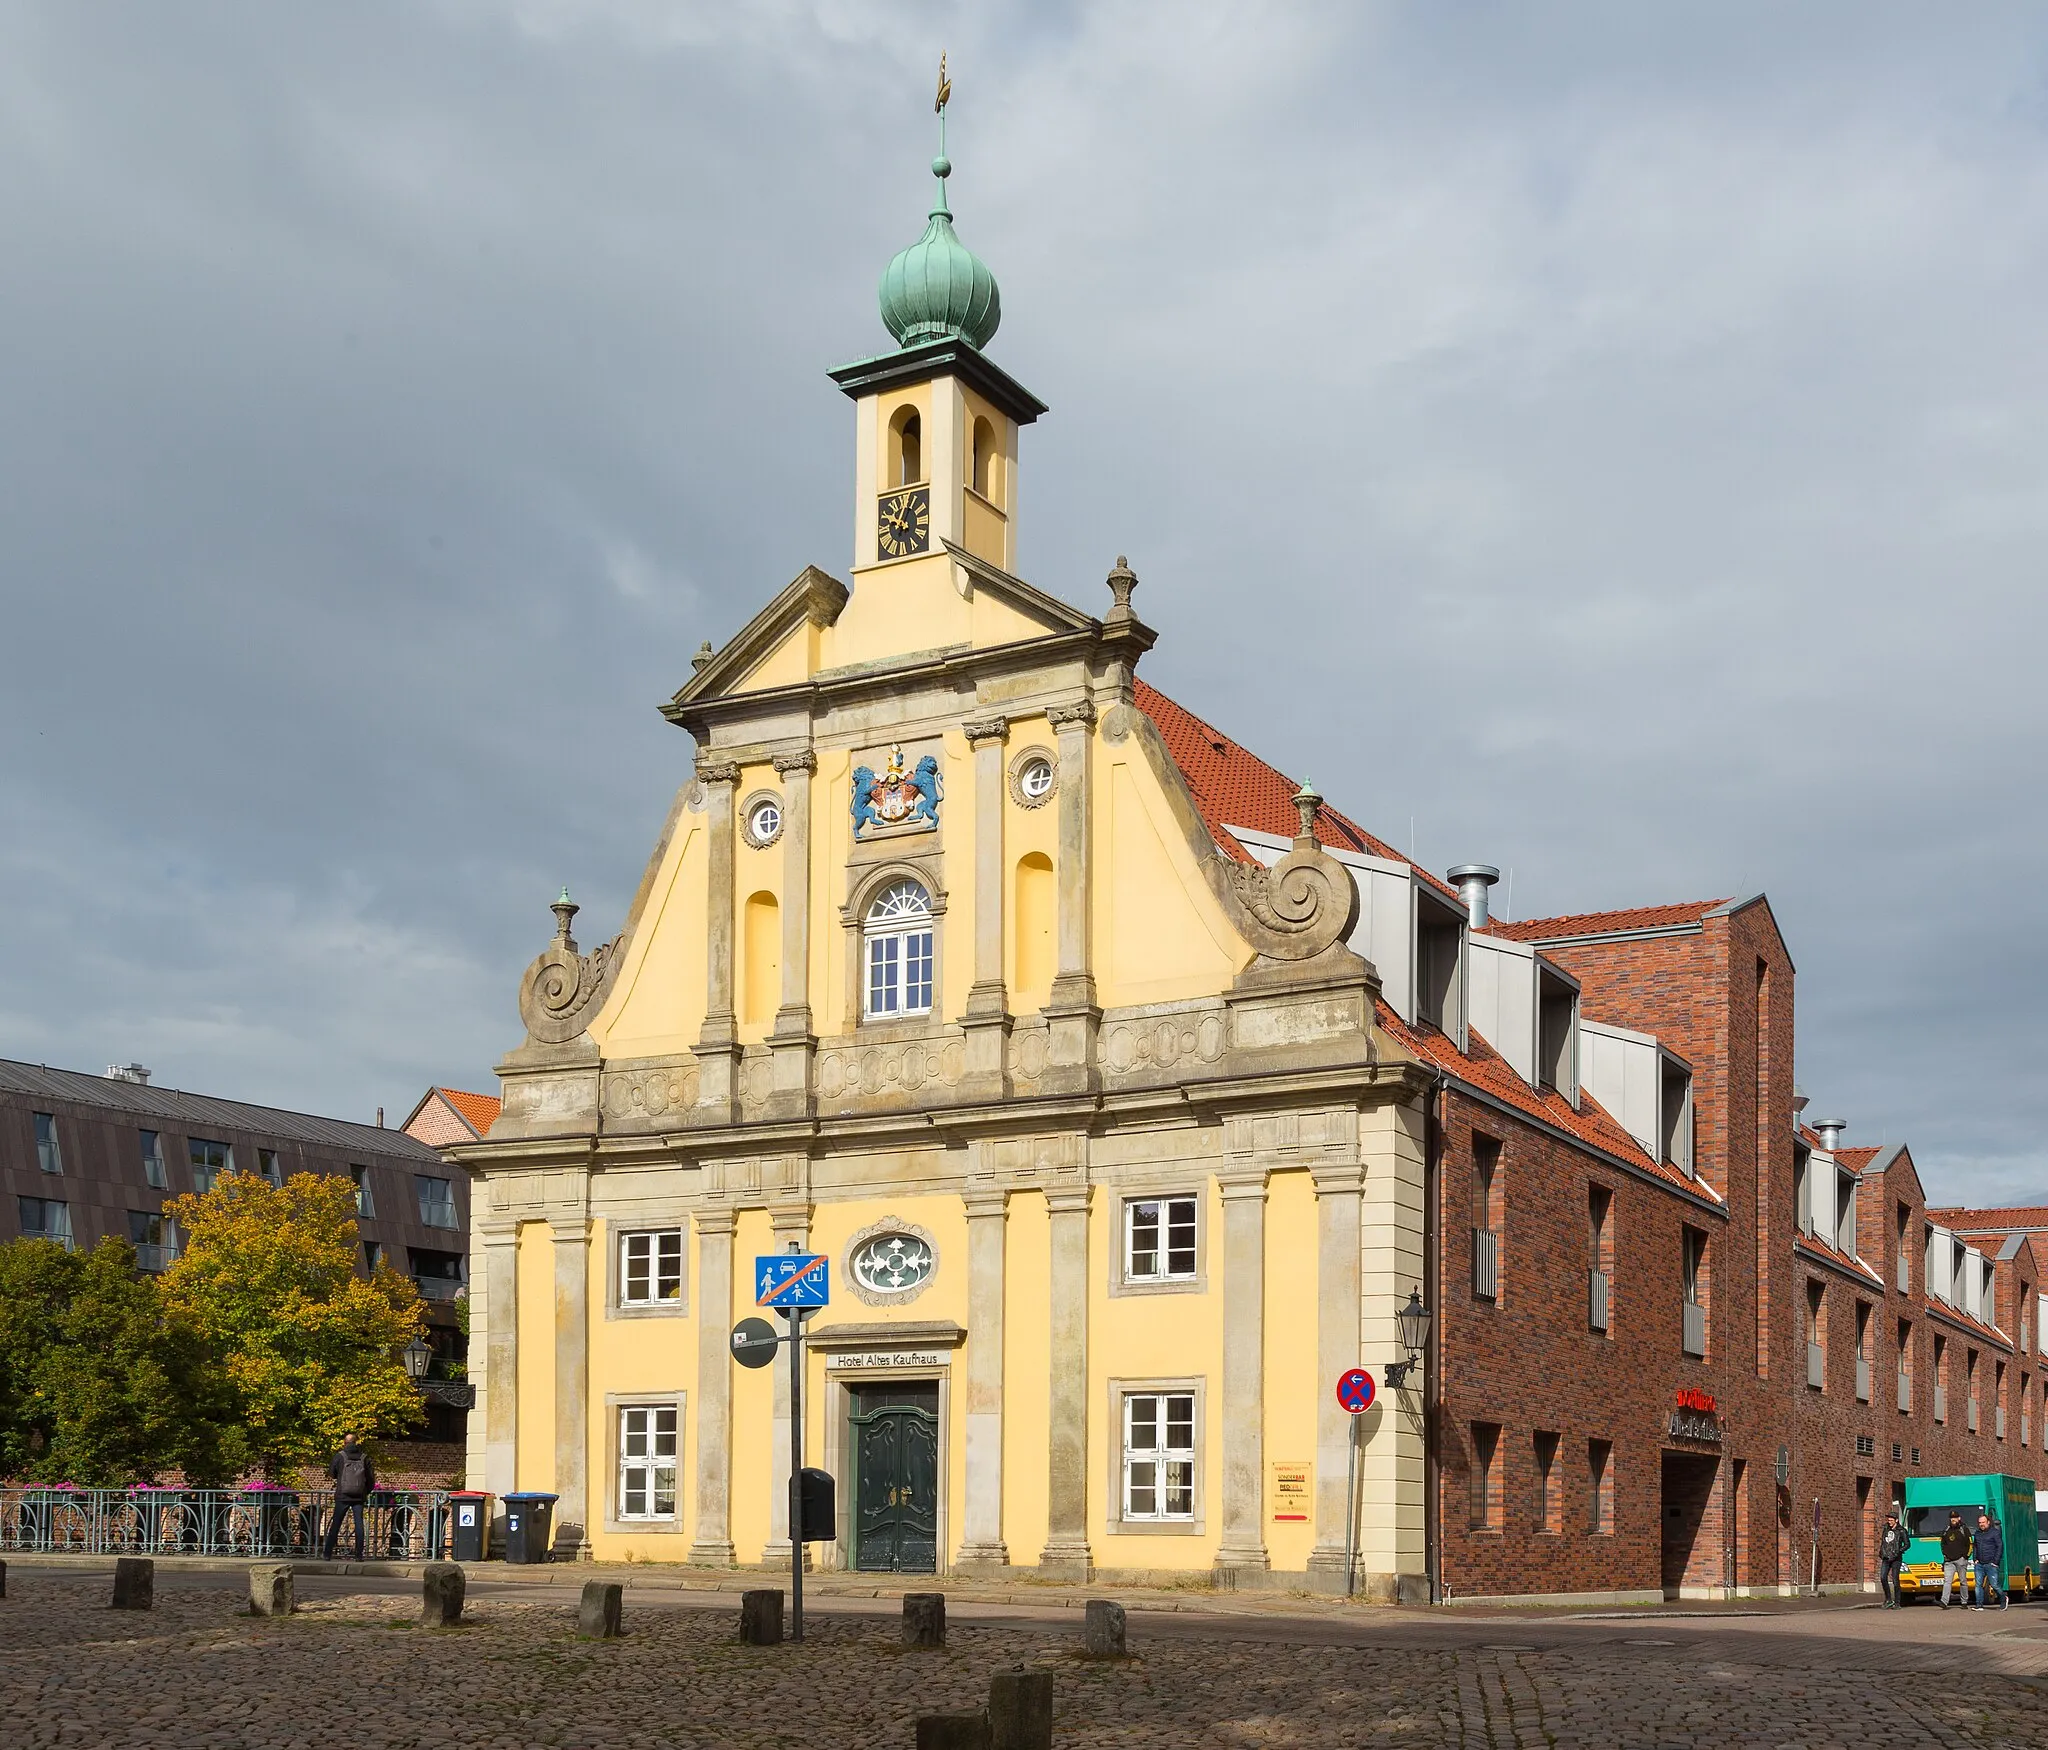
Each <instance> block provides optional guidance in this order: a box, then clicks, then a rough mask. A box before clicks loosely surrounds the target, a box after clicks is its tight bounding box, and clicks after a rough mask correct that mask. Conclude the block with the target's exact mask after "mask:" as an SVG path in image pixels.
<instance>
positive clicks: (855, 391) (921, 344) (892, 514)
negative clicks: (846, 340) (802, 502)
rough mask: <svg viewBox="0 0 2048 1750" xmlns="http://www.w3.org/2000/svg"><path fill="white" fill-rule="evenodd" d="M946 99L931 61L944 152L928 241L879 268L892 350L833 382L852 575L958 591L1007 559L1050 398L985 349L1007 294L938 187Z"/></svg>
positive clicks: (936, 163) (1009, 566)
mask: <svg viewBox="0 0 2048 1750" xmlns="http://www.w3.org/2000/svg"><path fill="white" fill-rule="evenodd" d="M952 95H953V86H952V82H951V80H949V79H948V78H947V77H946V62H945V58H944V57H943V56H941V57H940V59H939V90H938V99H937V101H936V103H935V104H934V105H933V107H934V109H936V111H937V112H938V118H939V155H938V156H937V157H936V158H934V159H933V160H932V176H933V179H934V184H935V186H934V190H933V194H932V204H931V210H930V212H928V213H927V214H926V216H925V227H924V234H923V235H922V236H921V237H919V238H918V240H917V241H916V242H915V243H913V244H911V245H910V247H909V248H907V249H902V250H899V251H898V252H897V253H896V255H895V256H894V257H893V258H892V259H891V261H890V263H889V265H888V267H887V268H886V269H884V270H883V273H882V283H881V288H880V304H881V312H882V323H883V326H884V327H886V328H887V329H888V330H889V336H890V338H891V339H892V340H894V341H895V343H896V351H894V352H887V353H883V354H881V355H880V356H879V357H876V358H869V359H861V360H858V361H856V362H855V363H853V364H850V365H842V366H840V367H839V369H838V370H836V371H834V372H832V380H833V381H834V382H835V383H837V384H838V385H839V387H840V388H841V389H842V390H843V391H844V392H845V393H846V394H847V395H848V396H849V397H850V398H851V399H852V400H853V401H854V403H855V405H856V407H857V409H858V416H857V423H856V426H855V430H856V432H857V434H858V437H857V443H858V449H857V453H856V456H855V461H854V480H855V485H854V491H855V497H856V512H855V522H854V530H855V534H854V561H853V564H854V570H855V572H856V573H859V572H861V571H865V570H869V569H873V568H878V567H881V566H898V567H915V566H916V565H917V563H918V562H919V561H921V560H930V561H933V562H937V563H942V564H944V565H946V566H947V567H949V568H953V569H954V571H955V587H956V588H957V589H958V590H959V591H960V592H961V594H962V596H963V597H964V596H965V595H966V593H967V592H968V591H969V589H970V588H971V584H970V583H969V581H968V577H969V573H970V572H971V571H972V568H973V566H974V564H975V563H976V562H977V561H978V562H980V563H982V564H985V565H988V566H992V567H994V568H995V569H996V570H998V571H1000V572H1003V573H1006V574H1007V573H1010V572H1012V571H1013V570H1014V568H1015V565H1016V528H1015V517H1016V504H1017V433H1018V430H1019V428H1020V427H1023V426H1026V425H1029V424H1030V423H1031V422H1032V421H1033V420H1035V419H1036V418H1037V417H1038V416H1039V415H1040V414H1041V413H1043V412H1044V411H1045V403H1044V402H1043V401H1041V400H1039V399H1038V397H1037V396H1036V395H1034V394H1032V393H1031V391H1030V390H1029V389H1027V388H1025V387H1024V385H1023V384H1022V383H1020V382H1018V381H1017V380H1016V378H1014V377H1012V376H1011V375H1010V374H1009V373H1008V372H1007V371H1005V370H1004V369H1003V368H1002V367H1001V366H1000V365H997V364H996V363H994V362H993V361H992V360H991V359H990V358H989V357H988V355H987V353H986V352H985V351H984V350H983V349H984V348H985V347H986V346H987V345H988V343H989V342H990V341H991V340H992V339H994V338H995V332H996V328H997V326H998V324H1000V323H1001V321H1002V319H1003V299H1002V294H1001V292H999V291H998V290H997V289H996V276H995V275H994V274H992V273H990V272H989V270H988V266H987V264H986V263H985V262H983V261H982V260H981V258H980V257H979V256H977V255H976V254H975V253H974V251H973V250H971V249H969V248H968V247H967V245H966V244H964V243H962V242H961V241H960V238H959V235H958V233H956V232H955V231H954V229H953V210H952V207H951V206H950V205H949V204H948V202H947V199H946V182H947V178H949V177H950V176H951V175H952V174H953V163H952V160H951V159H950V158H948V157H947V156H946V105H947V102H948V101H949V100H950V99H951V97H952Z"/></svg>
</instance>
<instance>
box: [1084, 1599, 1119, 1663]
mask: <svg viewBox="0 0 2048 1750" xmlns="http://www.w3.org/2000/svg"><path fill="white" fill-rule="evenodd" d="M1081 1651H1082V1653H1083V1654H1085V1655H1086V1656H1087V1657H1088V1658H1090V1659H1121V1658H1123V1657H1124V1607H1123V1606H1122V1605H1121V1604H1114V1603H1112V1602H1111V1601H1110V1600H1109V1599H1107V1598H1091V1599H1089V1600H1088V1615H1087V1618H1086V1620H1085V1621H1084V1622H1083V1624H1082V1626H1081Z"/></svg>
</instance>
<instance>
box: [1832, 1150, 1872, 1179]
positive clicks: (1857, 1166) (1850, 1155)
mask: <svg viewBox="0 0 2048 1750" xmlns="http://www.w3.org/2000/svg"><path fill="white" fill-rule="evenodd" d="M1877 1155H1878V1151H1877V1150H1876V1149H1875V1148H1838V1149H1836V1150H1835V1159H1836V1160H1838V1161H1840V1162H1841V1163H1842V1165H1843V1166H1845V1167H1847V1168H1848V1169H1849V1171H1850V1172H1852V1173H1860V1172H1862V1171H1863V1170H1864V1169H1865V1168H1866V1167H1868V1166H1869V1165H1870V1163H1871V1162H1872V1161H1874V1160H1876V1159H1877Z"/></svg>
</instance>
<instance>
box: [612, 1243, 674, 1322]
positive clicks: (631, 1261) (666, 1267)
mask: <svg viewBox="0 0 2048 1750" xmlns="http://www.w3.org/2000/svg"><path fill="white" fill-rule="evenodd" d="M682 1298H683V1230H682V1229H681V1228H679V1227H670V1228H659V1229H655V1230H653V1231H651V1232H648V1233H629V1234H624V1235H622V1236H621V1237H620V1240H619V1304H620V1305H621V1306H670V1305H674V1304H675V1303H677V1302H679V1301H680V1300H681V1299H682Z"/></svg>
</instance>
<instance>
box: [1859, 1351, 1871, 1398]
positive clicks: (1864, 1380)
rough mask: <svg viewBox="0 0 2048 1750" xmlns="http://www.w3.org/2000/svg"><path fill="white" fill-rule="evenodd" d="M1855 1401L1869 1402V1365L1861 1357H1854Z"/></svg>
mask: <svg viewBox="0 0 2048 1750" xmlns="http://www.w3.org/2000/svg"><path fill="white" fill-rule="evenodd" d="M1856 1401H1857V1402H1858V1403H1861V1404H1867V1403H1869V1402H1870V1363H1869V1361H1868V1360H1867V1359H1865V1358H1864V1357H1863V1356H1861V1355H1859V1356H1857V1357H1856Z"/></svg>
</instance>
